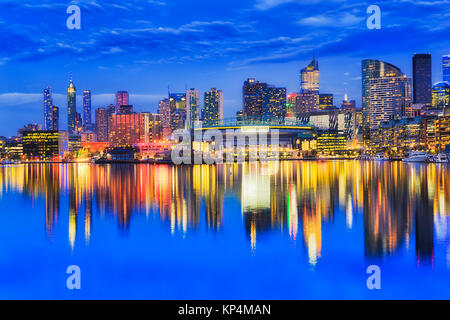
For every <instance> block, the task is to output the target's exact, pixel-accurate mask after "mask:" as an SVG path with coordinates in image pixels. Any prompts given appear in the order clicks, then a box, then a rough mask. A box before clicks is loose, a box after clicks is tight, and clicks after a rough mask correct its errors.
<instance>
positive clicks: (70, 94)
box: [67, 79, 77, 134]
mask: <svg viewBox="0 0 450 320" xmlns="http://www.w3.org/2000/svg"><path fill="white" fill-rule="evenodd" d="M76 99H77V89H76V88H75V86H74V84H73V82H72V79H70V84H69V87H68V88H67V124H68V132H69V134H75V133H76V127H77V100H76Z"/></svg>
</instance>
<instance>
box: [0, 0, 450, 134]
mask: <svg viewBox="0 0 450 320" xmlns="http://www.w3.org/2000/svg"><path fill="white" fill-rule="evenodd" d="M79 4H80V7H81V10H82V16H83V18H82V21H83V23H82V26H81V30H77V31H70V30H67V28H65V18H66V16H65V7H64V5H65V3H64V4H63V3H62V2H61V1H52V2H49V1H44V2H43V3H42V4H41V5H40V6H37V5H33V4H32V3H14V2H11V1H8V2H7V5H6V11H7V13H11V15H6V16H5V18H3V20H4V22H5V23H3V24H2V25H1V28H3V29H4V30H3V31H4V32H3V33H2V34H3V35H4V37H5V39H6V40H8V39H16V40H23V41H12V42H11V41H9V40H8V43H10V45H9V46H8V47H7V48H5V49H4V52H3V54H2V55H1V56H0V59H1V60H0V65H1V66H0V68H1V69H2V74H4V75H8V77H6V76H5V77H0V85H1V87H2V89H1V91H0V107H1V108H2V109H3V110H5V112H6V113H9V112H12V111H10V110H14V112H15V113H19V114H21V115H23V117H24V118H25V117H26V119H27V120H28V119H29V120H30V121H35V122H40V119H41V117H40V116H38V115H40V114H42V110H41V109H40V108H39V106H40V105H41V102H40V100H41V96H40V95H38V94H39V93H40V92H41V91H42V88H44V87H46V86H51V87H52V88H53V92H54V100H55V105H57V106H58V107H60V108H61V110H62V109H63V108H64V106H65V105H66V103H65V101H64V99H63V96H64V95H65V87H66V81H67V78H68V75H69V74H70V73H71V72H72V73H73V78H74V81H75V82H76V84H77V87H78V88H79V90H91V91H92V94H93V95H92V108H93V109H95V108H98V107H105V106H107V105H108V104H110V103H114V98H113V97H111V95H114V93H115V92H116V91H118V90H122V89H126V90H128V91H129V92H130V99H131V100H132V101H134V102H135V103H134V105H135V108H136V110H139V111H146V110H148V111H151V112H155V111H156V110H157V104H158V101H159V100H160V99H161V98H163V97H164V96H165V92H167V85H170V87H171V91H173V92H180V91H184V90H185V89H186V87H187V88H196V89H197V90H199V91H201V92H206V91H208V90H210V89H211V88H212V87H216V88H220V89H221V90H222V91H223V92H224V113H225V117H230V116H233V115H234V114H235V113H236V112H237V111H238V110H239V109H240V108H241V105H240V101H241V84H242V82H243V81H244V80H245V79H247V78H249V77H252V78H256V79H259V80H260V81H264V82H267V83H273V84H275V85H276V86H277V87H286V88H287V92H297V91H298V77H299V74H298V73H299V70H300V69H301V68H304V67H305V66H306V65H307V64H308V63H309V62H310V60H311V52H312V50H313V49H315V51H316V56H317V59H318V60H319V61H320V68H321V74H320V84H321V91H322V92H326V93H333V94H334V97H335V101H342V100H343V97H344V94H345V93H348V96H349V98H350V99H353V100H356V103H357V106H358V107H360V103H361V98H360V86H361V84H360V76H361V75H360V62H361V60H363V59H366V58H372V59H379V60H382V61H388V62H390V63H392V64H394V65H396V66H398V67H399V68H400V69H401V70H402V71H403V72H404V73H405V74H406V75H407V76H408V77H412V61H411V56H412V55H413V54H414V53H431V54H432V59H433V61H432V65H433V71H432V74H433V83H435V82H437V81H441V80H442V78H441V74H442V67H441V63H442V56H443V55H445V54H449V52H448V49H447V48H449V40H448V37H446V36H445V35H446V34H448V29H449V27H448V25H447V24H446V23H445V21H443V20H442V19H444V18H443V17H445V13H446V12H447V11H448V10H449V9H448V8H446V6H445V5H440V4H439V2H432V1H430V2H429V3H427V4H424V3H423V2H420V3H413V2H406V3H405V4H403V2H402V3H388V2H384V1H382V2H380V4H379V5H380V7H381V9H382V25H381V27H382V29H381V30H369V29H367V27H366V23H365V22H366V21H365V20H366V18H367V14H366V12H365V11H366V9H367V8H366V5H363V4H360V3H356V2H355V3H351V2H346V3H340V2H331V3H325V2H323V1H320V4H321V5H320V6H317V5H315V4H304V3H303V4H302V3H299V1H263V0H260V1H259V0H258V1H250V2H248V3H239V2H237V1H231V2H229V1H227V2H223V1H216V2H214V3H207V4H205V3H203V4H201V5H200V4H198V3H194V4H192V5H193V6H194V7H195V8H197V10H196V12H197V13H196V16H195V17H190V16H189V15H187V16H183V17H182V18H181V19H177V20H176V21H171V19H166V18H165V17H167V14H169V13H174V14H176V13H178V12H183V10H186V9H187V7H186V4H185V3H182V2H180V1H171V2H170V3H169V2H167V3H166V2H160V3H159V4H156V3H154V2H153V4H152V3H146V4H139V5H138V6H137V4H136V3H134V2H133V1H132V2H131V3H130V4H129V5H125V6H123V4H120V5H122V7H123V8H122V9H119V8H117V5H118V4H117V3H115V2H110V3H108V4H102V5H100V4H98V3H96V5H93V4H92V3H91V2H87V1H80V2H79ZM136 6H137V7H139V8H140V9H141V10H133V8H135V7H136ZM318 7H320V8H318ZM60 11H61V12H62V13H61V15H62V16H61V17H58V12H60ZM19 13H20V14H21V15H23V17H24V19H23V20H24V21H28V23H29V24H28V25H27V24H25V25H23V26H22V28H16V29H14V30H13V29H11V27H9V25H11V26H12V25H14V24H13V23H12V22H11V21H12V20H13V19H14V17H15V16H17V14H19ZM119 15H120V16H122V15H123V18H120V19H119V18H118V17H119ZM94 16H95V19H94V18H93V17H94ZM38 17H39V18H38ZM106 17H108V19H102V18H106ZM98 18H100V19H98ZM109 18H112V19H109ZM419 18H420V19H421V21H423V23H421V24H420V25H417V23H415V21H416V19H419ZM10 19H11V21H10ZM38 19H39V22H42V23H41V24H40V25H41V26H42V27H40V28H41V29H40V32H39V37H38V38H40V39H42V42H39V41H35V40H33V38H32V35H34V34H35V32H32V31H31V30H35V29H36V27H33V25H35V24H36V22H37V21H38ZM40 19H42V21H40ZM267 20H269V21H270V22H271V23H270V25H271V26H272V27H271V28H268V27H267V26H266V25H265V22H266V21H267ZM100 21H101V22H100ZM103 21H108V22H106V23H105V22H103ZM97 31H98V32H97ZM411 33H415V34H416V37H414V39H410V37H407V35H408V34H411ZM99 35H103V37H102V38H99ZM334 35H335V36H336V37H334ZM101 39H104V40H101ZM164 39H166V40H164ZM44 40H45V42H44ZM44 43H46V44H44ZM88 43H92V45H88ZM400 43H401V45H399V44H400ZM26 44H28V46H27V47H26V50H23V46H24V45H26ZM161 46H166V47H167V50H159V49H160V48H161ZM211 48H213V49H211ZM20 52H23V53H22V54H21V55H20V54H19V53H20ZM118 75H120V76H118ZM200 99H202V95H201V96H200ZM77 100H78V101H77V104H78V105H81V103H82V102H81V100H79V97H78V99H77ZM7 118H9V116H8V115H7ZM61 119H62V120H63V121H65V120H64V117H61ZM23 122H26V121H25V120H21V118H15V119H12V120H11V121H9V122H4V123H1V124H2V126H3V127H4V128H5V132H4V133H2V134H3V135H7V136H10V135H13V134H14V132H15V129H16V128H18V127H21V126H22V125H23ZM61 126H62V127H64V125H63V123H62V124H61Z"/></svg>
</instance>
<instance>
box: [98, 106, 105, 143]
mask: <svg viewBox="0 0 450 320" xmlns="http://www.w3.org/2000/svg"><path fill="white" fill-rule="evenodd" d="M95 127H96V133H97V141H99V142H107V141H108V113H107V111H106V109H105V108H98V109H97V110H95Z"/></svg>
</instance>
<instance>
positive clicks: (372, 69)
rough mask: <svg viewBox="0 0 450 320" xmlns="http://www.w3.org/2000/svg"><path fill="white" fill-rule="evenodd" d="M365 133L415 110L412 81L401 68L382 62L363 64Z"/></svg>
mask: <svg viewBox="0 0 450 320" xmlns="http://www.w3.org/2000/svg"><path fill="white" fill-rule="evenodd" d="M361 66H362V111H363V127H362V133H363V137H364V139H365V140H367V139H370V130H371V129H374V128H376V127H377V126H378V125H379V124H380V123H381V122H382V121H385V120H388V119H389V118H391V117H395V116H401V115H405V114H408V113H409V112H410V108H411V81H410V79H408V78H406V76H405V75H403V74H402V72H401V71H400V69H399V68H397V67H395V66H394V65H392V64H390V63H387V62H383V61H379V60H369V59H366V60H363V61H362V64H361Z"/></svg>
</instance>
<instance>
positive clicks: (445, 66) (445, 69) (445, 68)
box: [442, 54, 450, 83]
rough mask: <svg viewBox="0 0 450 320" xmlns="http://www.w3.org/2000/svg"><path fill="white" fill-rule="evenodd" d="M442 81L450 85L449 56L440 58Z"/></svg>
mask: <svg viewBox="0 0 450 320" xmlns="http://www.w3.org/2000/svg"><path fill="white" fill-rule="evenodd" d="M442 80H443V81H447V82H448V83H450V54H447V55H445V56H443V57H442Z"/></svg>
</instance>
